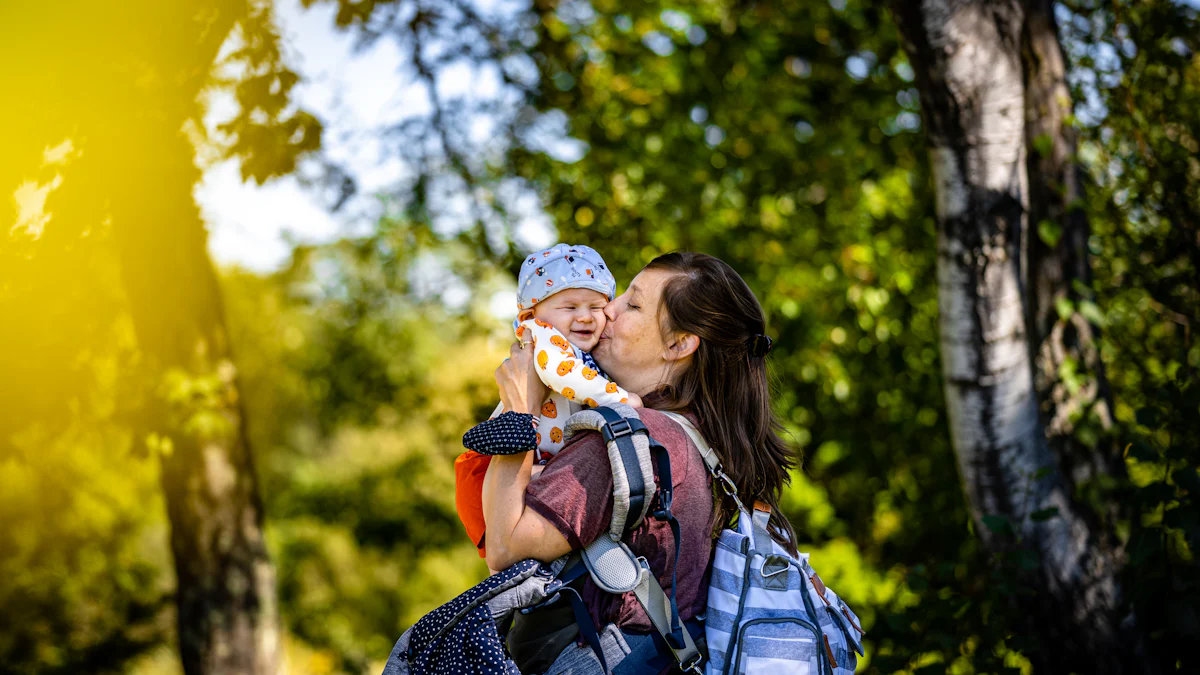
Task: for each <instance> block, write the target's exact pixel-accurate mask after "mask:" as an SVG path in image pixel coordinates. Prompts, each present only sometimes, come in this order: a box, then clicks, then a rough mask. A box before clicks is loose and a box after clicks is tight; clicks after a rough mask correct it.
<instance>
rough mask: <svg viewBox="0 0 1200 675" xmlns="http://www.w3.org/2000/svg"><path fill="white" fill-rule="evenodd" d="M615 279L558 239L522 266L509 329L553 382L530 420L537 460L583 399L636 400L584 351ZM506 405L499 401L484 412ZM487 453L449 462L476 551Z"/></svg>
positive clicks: (596, 337) (599, 326)
mask: <svg viewBox="0 0 1200 675" xmlns="http://www.w3.org/2000/svg"><path fill="white" fill-rule="evenodd" d="M616 285H617V284H616V279H615V278H613V275H612V272H610V271H609V270H608V266H607V265H605V264H604V259H603V258H601V257H600V254H599V253H596V251H595V250H593V249H591V248H589V247H587V246H572V245H570V244H557V245H555V246H553V247H551V248H548V249H546V250H544V251H540V252H538V253H535V254H533V255H531V256H529V257H528V258H526V259H525V262H524V263H523V264H522V265H521V273H520V275H519V277H518V279H517V311H518V314H517V319H516V320H515V321H513V328H514V331H515V332H516V335H517V339H518V340H520V341H521V342H522V344H523V348H524V349H532V350H533V353H534V360H535V362H536V363H537V368H536V370H537V373H538V376H539V377H540V378H541V380H542V382H543V383H545V385H546V386H547V387H549V388H550V395H549V397H548V398H547V400H546V401H545V402H544V403H543V404H542V407H541V410H540V411H539V413H540V414H537V415H535V416H534V420H533V423H534V428H535V429H536V432H535V437H536V440H537V450H536V451H535V456H534V460H535V464H545V462H546V461H547V460H548V459H549V458H550V457H552V456H553V455H554V454H555V453H557V452H558V451H559V450H560V449H562V446H563V427H564V425H565V424H566V421H567V418H568V417H570V416H571V414H572V413H575V412H578V411H579V410H581V409H582V408H583V407H584V406H587V407H592V408H594V407H597V406H602V405H610V404H613V403H627V404H629V405H634V406H640V405H641V399H640V398H638V396H637V394H633V393H631V392H628V391H625V390H624V389H622V388H621V387H619V386H617V384H616V383H615V382H612V381H611V380H609V379H608V378H607V377H606V376H605V375H604V373H603V372H602V371H601V370H600V367H599V366H597V365H596V362H595V361H593V360H592V357H591V354H589V352H590V351H591V350H592V349H593V348H595V346H596V344H597V343H598V342H599V341H600V332H601V331H603V330H604V325H605V322H606V321H607V318H606V317H605V316H604V306H605V305H606V304H608V302H609V300H612V298H613V295H614V293H615V292H616ZM503 412H505V410H504V404H503V403H500V404H499V405H497V406H496V409H495V411H493V412H492V416H491V418H489V419H495V418H496V417H497V416H499V415H500V414H501V413H503ZM526 432H528V429H526ZM472 447H475V446H472ZM490 459H491V457H490V455H486V454H481V453H479V452H475V451H473V450H468V451H467V452H465V453H463V454H462V455H459V457H458V459H457V460H455V462H454V472H455V500H456V502H457V507H458V517H459V518H460V519H461V520H462V522H463V525H464V526H465V527H466V529H467V535H468V536H470V537H471V541H473V542H475V545H476V546H478V547H479V554H480V556H483V554H484V550H483V535H484V524H483V501H482V492H483V476H484V474H485V473H487V465H488V462H489V460H490ZM537 468H539V467H536V466H535V471H534V474H535V475H536V474H537V473H538V471H537V470H536V469H537Z"/></svg>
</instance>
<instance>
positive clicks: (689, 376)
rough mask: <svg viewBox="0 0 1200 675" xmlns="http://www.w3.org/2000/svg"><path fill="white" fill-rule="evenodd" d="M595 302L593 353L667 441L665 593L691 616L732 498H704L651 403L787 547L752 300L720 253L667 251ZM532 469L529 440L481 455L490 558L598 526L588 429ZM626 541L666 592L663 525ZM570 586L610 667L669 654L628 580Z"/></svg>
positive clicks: (651, 668) (504, 377) (530, 375)
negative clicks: (702, 441) (669, 507)
mask: <svg viewBox="0 0 1200 675" xmlns="http://www.w3.org/2000/svg"><path fill="white" fill-rule="evenodd" d="M604 311H605V315H606V316H607V317H608V325H607V326H606V327H605V329H604V331H603V333H602V334H601V337H600V344H599V345H598V346H597V347H596V348H595V350H593V352H592V355H593V356H594V357H595V359H596V362H597V363H598V364H599V365H600V366H601V367H602V368H603V369H604V370H605V372H607V373H608V375H609V376H610V377H611V378H612V379H613V380H614V381H616V382H617V383H618V384H619V385H621V386H622V387H624V388H626V389H628V390H629V391H632V392H634V393H636V394H638V395H640V396H641V397H642V399H643V401H644V404H645V409H644V410H642V411H640V412H641V418H642V421H643V422H644V423H645V425H646V427H647V429H648V430H649V432H650V435H651V436H653V437H654V438H655V439H656V440H658V441H659V442H660V443H661V444H663V445H664V446H665V447H666V448H667V450H668V452H669V454H670V459H671V466H672V473H673V478H674V482H675V485H674V491H675V492H674V505H673V510H674V513H675V516H676V518H677V519H678V521H679V525H680V541H681V550H680V555H679V565H680V566H679V570H678V571H677V572H678V573H677V576H676V578H677V583H678V586H677V588H676V594H677V597H678V603H679V613H680V617H681V618H682V619H684V620H689V619H693V618H694V617H695V616H696V615H697V614H700V613H702V612H703V611H704V606H705V602H706V597H705V594H706V593H705V592H706V588H707V583H708V567H709V565H708V563H709V561H710V560H711V554H712V541H713V534H714V533H715V532H717V531H719V530H720V529H721V527H723V526H724V524H725V523H726V522H727V521H728V520H729V519H730V518H731V517H732V515H733V514H734V513H736V507H734V506H733V504H732V503H726V502H728V501H729V500H727V499H726V500H723V501H722V502H721V503H720V504H719V505H717V507H716V508H715V509H714V504H713V497H712V495H713V489H712V482H711V478H710V477H709V474H708V472H707V470H706V468H705V466H704V464H703V462H702V460H701V458H700V455H699V452H698V451H697V450H696V448H695V446H694V445H692V443H691V441H690V440H688V438H687V436H686V434H685V433H684V432H683V430H682V429H681V428H680V427H679V426H678V425H677V424H676V423H674V422H673V421H671V420H670V419H669V418H667V417H666V416H665V415H662V414H661V413H659V412H657V411H658V410H667V411H673V412H678V413H681V414H684V415H686V416H687V417H688V418H689V419H691V421H692V422H693V423H694V424H696V425H697V426H698V428H699V429H700V431H701V433H702V434H703V435H704V437H705V438H706V439H707V440H708V441H709V443H710V444H711V445H713V447H714V448H715V449H716V451H717V453H718V455H719V456H720V459H721V463H722V465H723V466H724V469H725V472H726V473H727V474H729V476H730V477H731V478H732V479H733V481H734V483H735V484H736V486H737V489H738V493H739V494H740V495H741V496H742V498H743V499H745V498H746V497H747V496H749V497H750V499H752V500H753V499H757V500H760V501H763V502H766V503H767V504H769V505H770V506H771V507H772V509H771V511H772V524H771V525H772V534H773V535H774V536H775V537H776V539H777V540H778V541H779V542H780V543H781V544H783V545H784V546H786V547H787V548H788V549H789V550H792V551H795V535H794V533H793V532H792V529H791V527H790V525H789V524H788V523H787V521H786V520H784V519H783V518H782V517H780V516H778V515H776V514H778V513H779V509H778V508H777V507H778V504H779V498H780V494H781V492H782V490H783V487H784V485H785V484H786V483H787V481H788V476H789V472H790V470H791V469H792V468H793V467H794V466H796V464H797V461H798V455H797V453H796V452H795V451H794V450H792V449H791V448H788V447H787V446H786V445H785V444H784V442H783V440H782V439H781V438H780V437H779V435H778V429H779V424H778V422H777V421H776V420H775V418H774V415H773V413H772V411H771V405H770V395H769V392H768V386H767V372H766V364H765V362H764V359H763V356H765V352H766V348H769V344H770V341H769V339H768V338H765V336H764V335H763V334H764V332H765V326H764V318H763V312H762V307H761V306H760V305H759V304H758V300H757V299H756V298H755V297H754V294H753V293H752V292H751V291H750V289H749V287H748V286H746V283H745V282H744V281H743V280H742V278H741V277H740V276H738V274H737V273H736V272H734V271H733V269H732V268H730V267H729V266H728V265H726V264H725V263H724V262H722V261H720V260H718V259H717V258H714V257H712V256H709V255H704V254H700V253H669V254H666V255H663V256H659V257H658V258H656V259H654V260H653V261H652V262H651V263H650V264H649V265H647V266H646V267H645V268H644V269H643V270H642V271H641V272H640V273H639V274H638V275H637V276H636V277H635V278H634V279H633V281H632V282H630V284H629V288H628V289H627V290H626V291H625V293H623V294H622V295H620V296H618V297H617V298H615V299H613V301H612V302H610V303H609V304H608V305H607V306H606V307H605V310H604ZM511 354H512V355H511V357H510V358H509V359H506V360H505V362H504V363H503V364H501V366H500V368H498V369H497V371H496V381H497V383H498V384H499V386H500V396H501V399H502V400H503V401H504V405H505V408H506V409H507V410H510V411H513V412H516V413H523V414H530V415H532V414H533V413H534V411H536V410H537V409H538V406H540V405H541V402H542V400H543V399H544V398H545V396H546V389H545V387H544V386H543V384H542V382H541V380H539V379H538V377H537V374H536V373H535V372H534V370H533V369H534V367H535V365H534V362H533V354H532V353H531V352H530V351H529V350H522V349H521V348H520V345H513V348H512V351H511ZM531 469H532V457H531V453H522V454H517V455H498V456H496V457H493V460H492V462H491V465H490V466H489V468H488V472H487V477H486V478H485V480H484V488H483V504H484V518H485V521H486V523H487V540H486V544H487V562H488V566H489V567H491V568H492V569H503V568H505V567H508V566H509V565H511V564H513V563H514V562H517V561H518V560H522V559H525V558H536V559H539V560H543V561H550V560H553V559H555V558H558V557H559V556H562V555H564V554H566V553H568V552H570V551H572V550H575V549H578V548H582V547H583V546H585V545H587V544H589V543H590V542H591V541H593V540H594V539H595V538H596V537H598V536H599V535H600V534H601V533H602V532H604V531H606V530H607V528H608V522H609V519H610V517H611V514H612V474H611V470H610V468H609V463H608V457H607V454H606V452H605V450H604V442H603V440H602V439H601V438H600V435H599V434H598V433H595V432H587V433H584V434H580V435H578V436H576V437H575V438H573V439H572V442H571V443H569V444H568V445H567V446H566V447H564V448H563V450H562V451H561V452H560V453H559V454H558V455H556V456H555V457H554V458H553V459H552V460H551V461H550V462H549V463H548V464H547V465H546V466H545V469H544V471H543V472H542V474H541V475H540V476H539V477H538V479H537V480H536V481H533V482H532V483H531V482H530V471H531ZM747 503H751V502H747ZM626 543H627V544H628V545H629V547H630V549H632V550H633V552H634V554H636V555H639V556H643V557H645V558H646V559H647V561H648V562H649V564H650V568H651V570H653V571H654V573H655V576H656V577H657V578H658V581H659V583H660V584H661V585H662V586H663V589H664V590H665V591H666V592H668V593H670V591H671V579H672V569H671V568H672V566H673V565H674V562H675V558H674V552H675V549H674V537H673V535H672V533H671V530H670V528H669V527H668V525H667V524H666V523H664V522H660V521H658V520H655V519H650V518H648V519H646V521H645V522H643V523H642V524H641V525H640V526H639V527H638V528H637V529H635V530H634V531H633V532H632V533H631V534H630V535H629V536H628V537H627V538H626ZM582 594H583V597H584V601H585V602H586V603H587V605H588V607H589V609H590V611H591V613H592V618H593V620H594V621H595V622H596V625H597V626H604V629H603V630H602V632H601V644H602V645H603V647H604V652H605V658H606V661H607V662H608V664H609V665H610V667H614V664H616V663H618V662H622V660H623V659H625V662H624V663H623V664H622V667H621V668H620V670H627V671H628V672H658V671H659V670H665V669H667V668H669V666H670V665H671V662H670V661H669V660H667V657H664V656H663V655H662V653H661V651H662V650H661V648H662V647H663V645H661V644H660V643H661V639H660V638H658V635H657V634H656V633H655V632H654V631H653V630H652V628H651V625H650V622H649V620H648V618H647V617H646V615H645V613H644V611H643V610H642V609H641V608H640V607H639V606H638V604H637V601H636V599H635V598H633V596H632V594H627V595H626V596H614V595H609V594H606V593H603V592H601V591H599V590H598V589H597V588H595V587H594V586H593V585H592V584H591V581H590V579H589V580H587V581H586V582H585V585H584V589H583V593H582ZM655 647H658V648H659V649H657V650H656V649H655ZM650 652H658V653H657V654H654V653H650ZM667 653H668V654H669V652H667ZM648 654H649V655H648ZM514 656H515V655H514ZM633 660H638V663H636V664H634V663H631V661H633ZM518 661H519V659H518ZM643 664H644V665H643ZM630 666H636V667H633V668H630ZM539 669H540V668H539ZM572 669H574V671H575V672H589V671H591V670H597V671H598V670H599V663H598V661H597V660H596V658H595V656H594V655H593V654H592V653H591V652H590V651H589V650H588V649H586V648H580V647H575V646H568V647H567V648H566V649H565V650H564V651H563V653H562V654H561V655H560V656H558V658H557V660H556V661H554V663H553V665H552V666H551V667H550V669H549V671H548V672H551V673H557V672H570V671H572ZM618 672H619V671H618Z"/></svg>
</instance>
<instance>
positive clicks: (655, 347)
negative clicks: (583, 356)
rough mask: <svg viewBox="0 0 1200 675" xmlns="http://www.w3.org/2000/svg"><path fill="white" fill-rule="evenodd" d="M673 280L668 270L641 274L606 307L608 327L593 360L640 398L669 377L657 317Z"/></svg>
mask: <svg viewBox="0 0 1200 675" xmlns="http://www.w3.org/2000/svg"><path fill="white" fill-rule="evenodd" d="M672 276H674V273H673V272H668V271H665V270H655V269H648V270H642V271H641V272H639V273H638V275H637V276H636V277H634V278H633V281H631V282H629V287H628V288H626V289H625V292H624V293H622V294H621V295H618V296H617V297H615V298H613V299H612V301H611V302H609V303H608V304H607V305H605V307H604V315H605V316H606V317H608V325H607V326H605V327H604V330H603V331H601V333H600V342H599V344H597V345H596V348H595V349H593V350H592V357H594V358H595V359H596V363H598V364H600V367H601V368H603V369H604V371H605V372H606V373H607V374H608V375H609V377H611V378H612V379H613V380H614V381H615V382H616V383H617V384H619V385H621V386H622V387H625V388H626V389H628V390H630V391H632V392H634V393H635V394H638V395H641V394H644V393H649V392H650V391H653V390H654V389H656V388H657V387H658V386H659V385H661V384H663V383H665V382H666V381H667V379H666V378H667V377H668V376H669V372H670V368H669V364H670V362H669V361H668V360H667V359H666V358H665V354H666V351H667V347H666V344H665V342H664V341H663V334H662V328H661V326H660V325H659V319H658V317H659V303H660V301H661V298H662V289H663V286H664V285H665V284H666V282H667V280H668V279H670V278H671V277H672Z"/></svg>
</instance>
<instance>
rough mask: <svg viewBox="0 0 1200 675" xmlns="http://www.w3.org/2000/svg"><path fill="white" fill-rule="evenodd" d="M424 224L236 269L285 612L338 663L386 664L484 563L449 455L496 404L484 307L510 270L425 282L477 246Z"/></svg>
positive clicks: (233, 314)
mask: <svg viewBox="0 0 1200 675" xmlns="http://www.w3.org/2000/svg"><path fill="white" fill-rule="evenodd" d="M421 231H422V230H421V228H419V227H411V228H410V227H407V226H404V225H402V224H400V223H396V222H390V221H389V222H385V223H383V224H382V226H381V227H380V228H379V230H378V231H377V232H376V233H375V234H374V235H372V236H369V237H365V238H363V239H358V240H343V241H340V242H337V243H334V244H331V245H327V246H320V247H312V248H301V249H299V250H297V251H296V253H295V255H294V256H293V261H292V264H291V265H290V266H289V267H288V268H287V269H285V270H283V271H281V272H279V273H277V274H275V275H271V276H269V277H259V276H256V275H253V274H248V273H245V272H240V271H237V270H231V271H229V272H228V273H227V274H226V275H225V280H224V291H225V296H226V298H228V309H229V325H230V330H231V333H232V339H233V341H234V345H235V347H236V349H237V353H238V356H239V362H240V363H242V364H243V366H242V370H241V374H242V391H243V392H244V394H245V397H246V398H245V408H246V411H247V415H248V417H249V418H250V419H251V420H253V421H254V422H252V423H251V425H250V430H251V434H252V438H251V442H252V444H253V446H254V447H256V448H258V449H259V456H260V457H261V458H262V460H263V463H262V465H261V466H262V478H263V492H264V495H265V498H266V500H267V515H268V537H269V541H270V544H271V549H272V558H273V560H274V561H275V563H276V565H277V568H278V570H279V592H280V600H281V607H282V610H283V615H284V619H285V622H286V625H287V628H288V630H289V631H290V632H291V633H292V634H293V635H295V636H296V637H298V638H300V639H301V640H303V641H304V642H305V643H307V644H308V645H309V646H310V647H311V648H312V649H314V650H316V653H317V654H318V655H323V656H324V658H323V659H322V660H321V662H324V663H328V664H329V667H331V668H332V669H333V670H334V671H337V672H363V671H366V670H372V669H374V670H377V669H378V663H375V662H377V661H378V660H379V659H381V658H383V657H384V656H386V654H387V653H388V652H389V651H390V650H391V645H392V643H393V642H394V641H395V639H396V638H397V637H398V636H399V634H400V633H401V632H402V631H403V630H404V629H405V628H407V627H408V626H410V625H412V623H414V622H415V621H416V620H417V619H419V618H420V617H421V616H422V615H423V614H425V613H426V612H428V611H429V610H431V609H433V608H434V607H436V606H438V605H440V604H442V603H443V602H445V601H446V600H447V599H448V598H450V597H453V596H454V595H456V594H457V593H459V592H461V591H462V590H463V589H465V588H466V587H468V586H470V585H472V584H474V583H475V582H477V581H478V580H480V579H482V578H483V577H484V576H485V575H486V574H487V568H486V566H485V565H484V563H483V560H482V559H480V558H479V556H478V554H477V552H476V550H475V547H474V545H473V544H472V543H471V542H470V541H469V540H468V539H467V537H466V535H465V532H464V531H463V528H462V525H461V524H460V523H459V521H458V518H457V516H456V515H455V511H454V472H453V462H454V457H455V456H456V455H457V454H458V453H459V452H461V437H462V433H463V431H465V430H466V429H467V428H469V427H470V426H471V425H472V424H474V422H475V421H477V420H478V419H480V418H482V417H486V415H487V412H489V411H490V410H491V407H492V406H494V404H495V400H494V399H495V396H496V394H495V384H494V382H493V381H492V371H493V370H494V369H495V367H496V364H497V363H499V361H500V360H501V359H502V358H503V349H504V348H506V347H507V341H506V340H505V338H504V337H503V335H499V336H498V335H497V334H496V330H497V329H501V330H502V329H503V326H502V325H501V324H500V323H499V322H496V321H495V320H492V319H490V317H488V318H485V317H487V315H486V313H485V309H484V308H485V307H486V304H487V302H488V300H489V299H490V294H489V293H488V290H489V289H493V290H494V289H497V288H498V286H497V285H496V284H498V283H500V281H499V278H498V277H496V278H494V279H492V280H491V281H489V280H488V279H483V280H481V281H480V285H479V286H478V287H477V291H478V293H477V294H476V296H475V297H474V298H473V299H472V300H471V301H470V302H468V303H467V304H466V305H464V306H461V307H457V308H455V307H449V308H448V307H447V306H446V305H445V304H443V303H442V302H441V298H439V297H438V296H436V295H422V285H423V284H424V283H425V282H426V279H423V278H422V277H421V273H422V272H423V273H425V274H428V273H429V272H430V270H431V267H434V266H435V267H439V268H440V267H445V268H446V269H454V268H455V266H456V263H457V262H458V261H460V260H461V258H462V257H463V255H465V251H464V250H463V249H462V248H461V247H459V246H456V245H454V244H442V245H436V246H434V247H430V248H426V247H425V246H423V245H422V244H421V243H420V233H421ZM437 290H439V291H440V290H441V289H437ZM485 321H486V322H487V325H488V326H490V330H488V329H484V328H483V326H484V322H485ZM497 338H498V339H497Z"/></svg>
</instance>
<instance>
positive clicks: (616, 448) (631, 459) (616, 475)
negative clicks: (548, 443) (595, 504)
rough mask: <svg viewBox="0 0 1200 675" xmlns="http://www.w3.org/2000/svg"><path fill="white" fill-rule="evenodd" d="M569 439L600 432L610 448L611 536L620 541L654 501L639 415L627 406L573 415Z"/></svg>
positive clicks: (651, 470) (646, 442) (646, 439)
mask: <svg viewBox="0 0 1200 675" xmlns="http://www.w3.org/2000/svg"><path fill="white" fill-rule="evenodd" d="M565 431H566V436H567V437H568V438H570V437H571V436H573V435H575V434H576V433H578V432H580V431H599V432H600V435H601V436H603V437H604V443H605V445H606V446H607V448H608V461H609V465H610V466H611V467H612V474H613V514H612V521H611V522H610V523H609V528H608V536H609V538H610V539H612V540H613V541H621V538H622V537H623V536H625V533H626V532H629V531H630V530H632V529H633V528H635V527H637V526H638V524H640V523H641V522H642V519H643V518H645V517H646V513H647V512H648V511H649V510H650V502H651V501H652V500H653V499H654V490H655V485H654V467H653V465H652V464H651V462H650V440H649V434H648V433H646V427H645V426H644V425H643V424H642V420H641V418H640V417H638V414H637V411H635V410H634V409H633V408H631V407H630V406H627V405H624V404H619V403H618V404H616V405H614V406H612V407H600V408H593V409H590V410H582V411H580V412H577V413H575V414H574V415H571V417H570V418H569V419H568V420H567V424H566V426H565Z"/></svg>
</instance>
